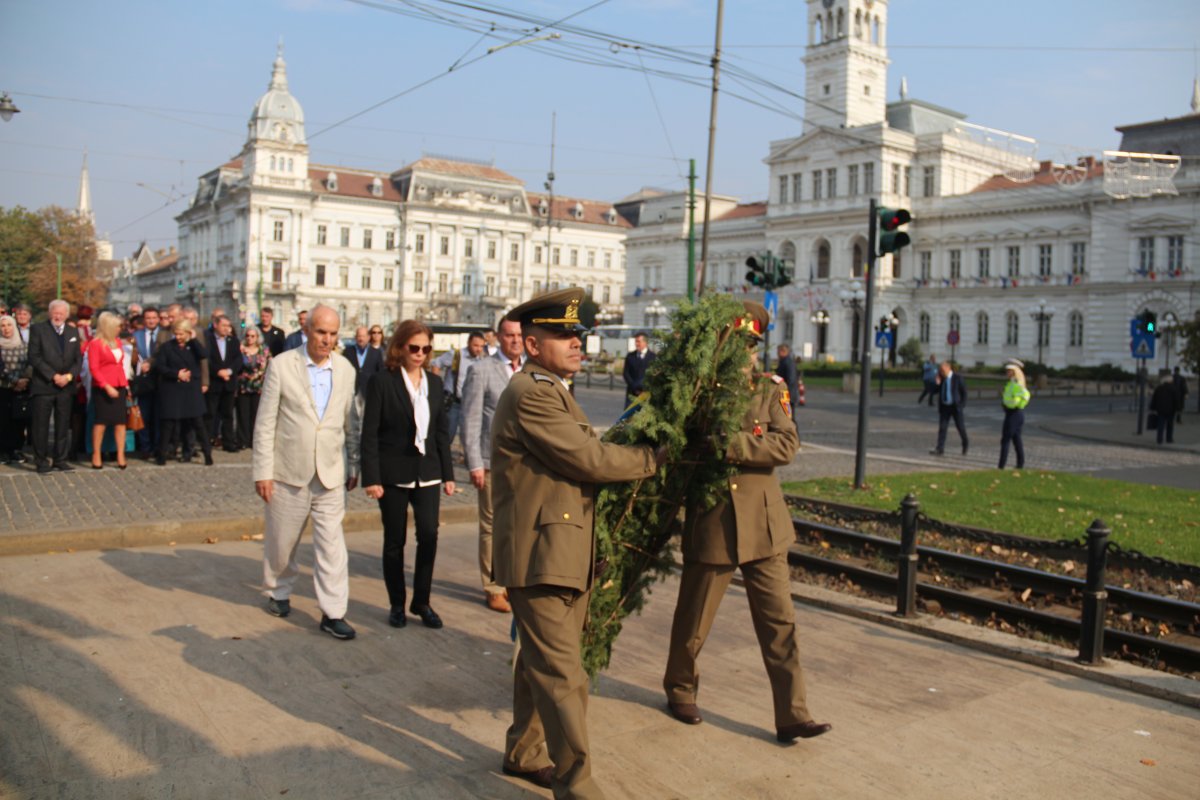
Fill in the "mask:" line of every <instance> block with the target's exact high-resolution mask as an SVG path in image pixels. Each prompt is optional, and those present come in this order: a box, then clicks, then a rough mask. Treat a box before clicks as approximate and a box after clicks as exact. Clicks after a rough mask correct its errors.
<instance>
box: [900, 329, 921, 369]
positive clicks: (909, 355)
mask: <svg viewBox="0 0 1200 800" xmlns="http://www.w3.org/2000/svg"><path fill="white" fill-rule="evenodd" d="M896 354H897V355H898V356H900V363H902V364H904V365H905V366H906V367H907V366H912V365H914V364H920V363H921V362H922V361H923V360H924V359H925V355H924V353H922V352H921V342H920V340H918V339H917V337H915V336H910V337H909V338H908V340H907V341H906V342H905V343H904V344H902V345H900V348H899V349H898V350H896Z"/></svg>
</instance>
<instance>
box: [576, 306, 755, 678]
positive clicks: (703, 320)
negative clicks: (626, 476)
mask: <svg viewBox="0 0 1200 800" xmlns="http://www.w3.org/2000/svg"><path fill="white" fill-rule="evenodd" d="M743 314H744V309H743V306H742V304H741V302H739V301H736V300H734V299H732V298H730V297H729V296H727V295H716V294H710V295H705V296H704V297H703V298H701V300H700V301H699V302H697V303H696V304H694V305H693V304H689V303H686V302H685V303H682V304H681V305H680V306H679V307H678V308H677V309H676V310H675V311H674V312H673V313H672V314H671V321H672V330H671V332H670V333H669V334H668V335H667V337H666V338H665V341H664V342H663V346H662V349H661V350H660V352H659V353H658V356H657V357H656V358H655V360H654V362H653V363H652V364H651V365H650V367H649V369H648V370H647V375H646V385H647V386H648V387H649V399H648V401H647V402H645V403H644V404H643V406H642V408H641V409H640V410H639V411H637V412H636V413H635V414H633V415H632V416H631V417H629V418H628V419H627V420H625V421H624V422H622V423H620V424H618V425H617V426H615V427H613V428H612V429H610V430H609V432H608V434H607V435H606V436H605V439H606V440H607V441H611V442H616V443H618V444H650V445H653V446H659V445H664V444H665V445H667V446H668V448H669V451H670V455H669V458H668V460H667V462H666V463H665V464H663V466H662V467H660V468H659V470H658V472H657V473H656V474H655V475H653V476H652V477H650V478H645V479H643V480H639V481H634V482H631V483H619V484H612V485H606V486H604V487H603V488H602V489H601V490H600V492H599V494H598V496H597V498H596V515H595V520H596V525H595V527H596V553H597V558H598V559H602V560H603V561H604V562H606V563H607V566H605V567H604V568H603V569H602V571H601V573H600V574H599V576H598V577H597V579H596V583H595V586H594V587H593V589H592V598H591V603H590V607H589V620H588V624H587V626H586V627H585V629H584V632H583V666H584V668H585V669H586V670H587V671H588V674H589V675H591V676H592V677H593V678H594V677H595V676H596V675H597V674H598V673H599V672H600V671H601V670H603V669H605V668H606V667H607V666H608V663H609V660H610V659H611V657H612V648H613V643H614V642H615V641H616V638H617V635H618V634H619V633H620V632H621V626H622V624H623V623H624V621H625V618H626V617H628V616H629V615H630V614H632V613H635V612H639V611H641V609H642V606H643V605H644V604H645V602H646V598H647V595H649V593H650V590H651V587H652V586H653V584H654V583H655V582H657V581H659V580H661V579H662V578H663V577H664V576H665V575H666V573H667V572H668V570H669V569H670V567H671V564H672V562H673V560H674V559H673V558H672V554H671V548H670V543H671V539H672V538H673V537H674V536H676V535H677V534H678V533H679V532H680V530H681V529H682V511H683V509H684V508H685V507H687V506H694V507H700V508H703V509H707V508H711V507H712V506H713V505H715V504H716V503H717V501H718V500H719V499H720V498H721V496H722V494H723V493H724V491H725V487H726V486H727V484H728V479H729V476H730V475H731V474H732V473H733V467H732V465H730V464H729V463H727V462H726V461H725V459H724V458H722V457H720V456H719V455H718V454H720V453H724V451H725V440H726V438H727V432H732V431H737V430H738V429H739V428H740V426H741V421H742V417H743V416H745V413H746V409H747V407H748V406H749V403H750V398H751V396H752V394H753V390H752V389H751V388H750V385H749V383H748V381H747V379H746V373H745V370H746V368H747V366H748V364H749V362H750V355H749V349H748V347H747V344H748V342H749V340H748V339H747V338H746V336H745V335H744V334H742V333H739V332H737V331H735V330H734V322H735V320H736V319H737V318H738V317H739V316H742V315H743Z"/></svg>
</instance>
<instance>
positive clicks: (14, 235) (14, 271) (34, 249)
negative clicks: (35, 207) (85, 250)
mask: <svg viewBox="0 0 1200 800" xmlns="http://www.w3.org/2000/svg"><path fill="white" fill-rule="evenodd" d="M50 243H51V240H50V237H49V236H48V235H47V231H46V229H45V227H44V226H43V225H42V220H41V218H40V216H39V215H38V214H37V213H34V212H32V211H28V210H26V209H24V208H22V207H21V206H14V207H13V208H0V270H3V279H2V280H3V283H0V299H3V300H4V301H6V302H7V303H10V304H11V303H18V302H26V303H27V302H30V301H32V300H33V299H34V298H33V296H32V294H31V293H30V289H29V280H30V275H32V274H33V272H34V271H35V269H36V267H37V264H38V262H39V261H41V259H42V255H43V253H45V251H46V248H47V247H49V246H50Z"/></svg>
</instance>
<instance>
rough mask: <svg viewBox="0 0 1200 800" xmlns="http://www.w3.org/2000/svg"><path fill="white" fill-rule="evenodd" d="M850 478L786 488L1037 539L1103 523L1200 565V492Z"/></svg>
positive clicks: (1061, 481) (1130, 543)
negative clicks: (906, 503) (908, 500)
mask: <svg viewBox="0 0 1200 800" xmlns="http://www.w3.org/2000/svg"><path fill="white" fill-rule="evenodd" d="M852 484H853V481H852V480H851V479H849V478H821V479H818V480H811V481H802V482H795V483H785V484H784V487H783V488H784V491H785V492H788V493H789V494H798V495H804V496H806V497H819V498H823V499H826V500H835V501H839V502H843V503H853V504H855V505H860V506H869V507H871V508H884V509H892V510H894V509H897V508H899V507H900V501H901V500H902V499H904V495H905V494H907V493H908V492H912V493H913V494H914V495H915V496H916V497H917V499H918V500H919V501H920V502H921V510H922V511H924V512H925V513H926V514H928V515H929V516H930V517H932V518H934V519H939V520H942V521H945V522H957V523H961V524H964V525H974V526H976V527H980V528H990V529H992V530H997V531H1006V532H1009V533H1016V534H1020V535H1022V536H1031V537H1036V538H1039V539H1074V538H1076V537H1081V536H1086V531H1087V528H1088V526H1089V525H1090V524H1091V523H1092V520H1094V519H1096V518H1099V519H1102V520H1104V522H1105V523H1106V524H1107V525H1108V527H1109V528H1110V529H1112V532H1113V535H1112V539H1113V541H1115V542H1116V543H1117V544H1119V545H1121V546H1122V547H1124V548H1127V549H1132V550H1140V551H1141V552H1143V553H1145V554H1147V555H1155V556H1162V557H1163V558H1167V559H1170V560H1172V561H1183V562H1187V563H1190V564H1200V492H1189V491H1186V490H1184V489H1175V488H1172V487H1168V486H1147V485H1145V484H1140V483H1126V482H1125V481H1114V480H1106V479H1102V478H1093V477H1090V476H1087V475H1073V474H1069V473H1064V472H1031V471H1028V470H1020V471H1015V470H1004V471H1001V470H983V471H967V472H924V473H909V474H906V475H880V476H878V477H875V478H872V479H870V480H869V482H868V488H867V489H865V490H864V491H861V492H857V491H855V490H854V488H853V486H852Z"/></svg>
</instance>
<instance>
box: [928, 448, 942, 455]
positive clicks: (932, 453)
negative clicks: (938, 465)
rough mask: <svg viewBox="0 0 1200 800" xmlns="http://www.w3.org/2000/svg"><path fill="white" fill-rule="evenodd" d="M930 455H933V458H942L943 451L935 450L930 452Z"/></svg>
mask: <svg viewBox="0 0 1200 800" xmlns="http://www.w3.org/2000/svg"><path fill="white" fill-rule="evenodd" d="M929 455H931V456H940V455H942V451H941V450H936V449H935V450H930V451H929Z"/></svg>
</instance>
